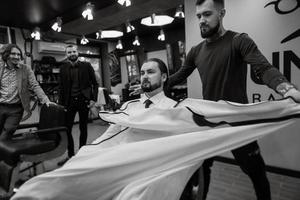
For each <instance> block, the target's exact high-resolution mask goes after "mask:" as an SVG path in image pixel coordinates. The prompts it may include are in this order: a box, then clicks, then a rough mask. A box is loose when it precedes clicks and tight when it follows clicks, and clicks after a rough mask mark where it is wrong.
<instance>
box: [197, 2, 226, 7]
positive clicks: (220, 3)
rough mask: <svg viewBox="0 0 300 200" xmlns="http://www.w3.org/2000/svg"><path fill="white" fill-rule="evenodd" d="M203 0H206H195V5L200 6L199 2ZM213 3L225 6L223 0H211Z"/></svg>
mask: <svg viewBox="0 0 300 200" xmlns="http://www.w3.org/2000/svg"><path fill="white" fill-rule="evenodd" d="M205 1H207V0H197V1H196V6H200V5H201V4H203V3H204V2H205ZM212 1H213V2H214V3H215V4H217V5H220V6H221V7H222V8H224V6H225V2H224V0H212Z"/></svg>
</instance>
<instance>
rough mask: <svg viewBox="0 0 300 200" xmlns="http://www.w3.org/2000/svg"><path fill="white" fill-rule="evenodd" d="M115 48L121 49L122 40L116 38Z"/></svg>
mask: <svg viewBox="0 0 300 200" xmlns="http://www.w3.org/2000/svg"><path fill="white" fill-rule="evenodd" d="M116 48H117V49H123V45H122V41H121V40H118V44H117V46H116Z"/></svg>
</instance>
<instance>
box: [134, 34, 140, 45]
mask: <svg viewBox="0 0 300 200" xmlns="http://www.w3.org/2000/svg"><path fill="white" fill-rule="evenodd" d="M132 44H133V45H134V46H140V45H141V43H140V41H139V36H137V35H136V36H135V38H134V41H133V43H132Z"/></svg>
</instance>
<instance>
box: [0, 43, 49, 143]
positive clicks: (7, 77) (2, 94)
mask: <svg viewBox="0 0 300 200" xmlns="http://www.w3.org/2000/svg"><path fill="white" fill-rule="evenodd" d="M1 57H2V60H3V62H1V64H0V140H7V139H11V138H12V136H13V134H14V132H15V131H16V129H17V127H18V125H19V123H20V121H21V119H22V117H23V114H24V111H25V114H26V115H25V116H26V117H27V118H28V117H29V116H30V115H31V110H30V96H31V92H33V93H34V94H35V95H36V96H37V98H38V99H39V100H40V102H41V103H42V104H44V103H45V104H47V106H49V104H50V103H52V102H50V100H49V99H48V97H47V96H46V95H45V93H44V91H43V90H42V88H41V87H40V85H39V83H38V82H37V81H36V78H35V75H34V73H33V71H32V69H31V67H29V66H27V65H24V64H22V63H20V61H21V60H23V56H22V51H21V49H20V47H19V46H17V45H15V44H7V45H4V46H3V47H2V50H1Z"/></svg>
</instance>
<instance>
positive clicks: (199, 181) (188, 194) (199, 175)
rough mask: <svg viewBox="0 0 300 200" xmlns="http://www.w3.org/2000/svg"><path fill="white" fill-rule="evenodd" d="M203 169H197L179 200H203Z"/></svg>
mask: <svg viewBox="0 0 300 200" xmlns="http://www.w3.org/2000/svg"><path fill="white" fill-rule="evenodd" d="M203 176H204V175H203V168H202V167H200V168H199V169H197V170H196V171H195V172H194V174H193V175H192V176H191V177H190V179H189V181H188V182H187V184H186V186H185V188H184V190H183V192H182V194H181V197H180V199H179V200H203V196H204V187H203V186H204V177H203Z"/></svg>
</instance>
